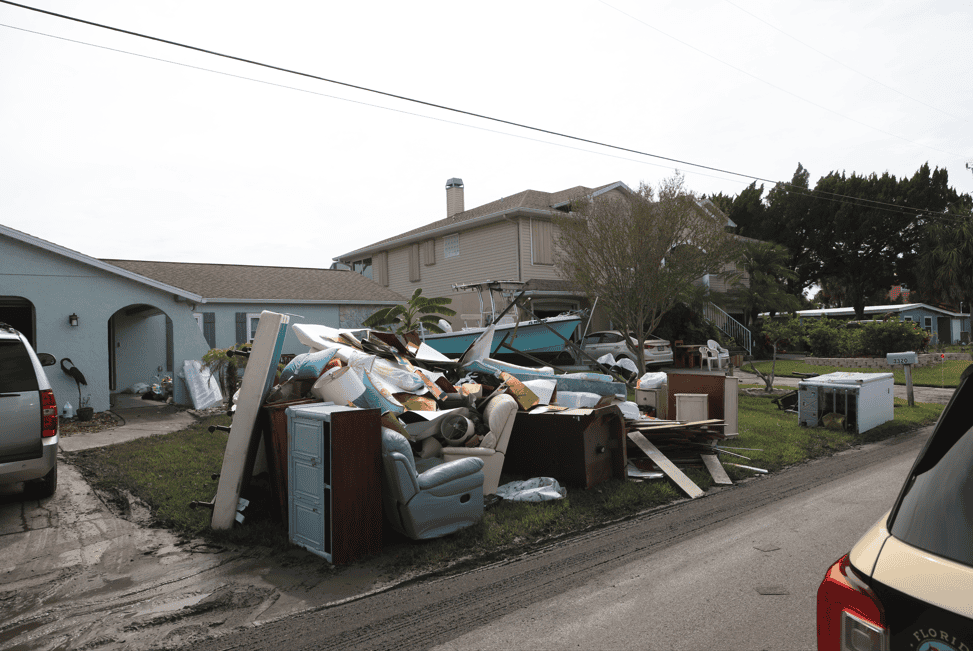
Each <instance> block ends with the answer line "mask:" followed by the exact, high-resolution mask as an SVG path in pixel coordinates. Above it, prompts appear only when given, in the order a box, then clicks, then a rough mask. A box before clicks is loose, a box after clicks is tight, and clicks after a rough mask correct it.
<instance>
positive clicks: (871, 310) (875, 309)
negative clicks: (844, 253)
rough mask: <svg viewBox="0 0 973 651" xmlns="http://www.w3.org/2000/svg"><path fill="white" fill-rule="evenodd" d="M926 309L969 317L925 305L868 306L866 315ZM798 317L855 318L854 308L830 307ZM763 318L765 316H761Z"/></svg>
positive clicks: (802, 312) (799, 312)
mask: <svg viewBox="0 0 973 651" xmlns="http://www.w3.org/2000/svg"><path fill="white" fill-rule="evenodd" d="M919 309H925V310H929V311H931V312H939V313H940V314H945V315H948V316H956V317H959V316H968V315H966V314H960V313H958V312H950V311H949V310H944V309H942V308H938V307H933V306H932V305H926V304H925V303H895V304H892V305H868V306H866V307H865V314H887V313H888V312H908V311H911V310H919ZM797 315H798V316H809V317H815V316H854V315H855V308H853V307H830V308H825V309H821V310H798V312H797ZM761 316H763V315H761Z"/></svg>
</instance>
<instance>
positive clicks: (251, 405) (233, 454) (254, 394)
mask: <svg viewBox="0 0 973 651" xmlns="http://www.w3.org/2000/svg"><path fill="white" fill-rule="evenodd" d="M287 321H288V317H287V316H286V315H284V314H278V313H276V312H270V311H267V310H264V311H263V312H261V314H260V321H259V322H258V325H257V334H256V336H255V337H254V339H253V346H252V347H251V348H250V359H249V360H248V361H247V370H246V372H245V373H244V374H243V381H242V382H241V383H240V398H239V400H237V408H236V413H235V414H234V416H233V423H232V424H231V425H230V436H229V439H228V440H227V442H226V451H225V452H224V453H223V468H222V470H220V483H219V486H218V487H217V489H216V498H215V499H214V500H213V520H212V526H213V528H214V529H229V528H230V527H232V526H233V521H234V519H235V518H236V510H237V503H238V502H239V501H240V492H241V491H242V490H243V484H244V482H245V481H247V479H248V478H247V477H246V476H245V475H246V467H247V455H248V453H249V451H250V449H251V446H252V444H253V442H254V439H255V437H256V435H257V428H256V424H257V414H258V413H259V411H260V407H261V405H263V401H264V398H266V397H267V393H268V392H269V391H270V387H271V385H272V384H273V382H274V375H275V374H276V372H277V360H279V359H280V351H281V349H282V348H283V345H284V334H285V329H286V327H287ZM254 447H255V446H254Z"/></svg>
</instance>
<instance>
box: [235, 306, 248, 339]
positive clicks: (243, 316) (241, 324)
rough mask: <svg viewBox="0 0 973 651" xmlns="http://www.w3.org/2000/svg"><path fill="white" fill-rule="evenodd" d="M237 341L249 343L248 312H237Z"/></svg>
mask: <svg viewBox="0 0 973 651" xmlns="http://www.w3.org/2000/svg"><path fill="white" fill-rule="evenodd" d="M236 342H237V343H238V344H245V343H247V313H246V312H237V313H236Z"/></svg>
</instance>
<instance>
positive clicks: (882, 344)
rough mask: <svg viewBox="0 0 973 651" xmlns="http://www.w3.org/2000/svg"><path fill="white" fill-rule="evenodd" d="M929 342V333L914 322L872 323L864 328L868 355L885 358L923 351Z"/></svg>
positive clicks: (890, 320)
mask: <svg viewBox="0 0 973 651" xmlns="http://www.w3.org/2000/svg"><path fill="white" fill-rule="evenodd" d="M928 341H929V333H928V332H926V331H925V330H923V329H922V328H920V327H919V325H918V324H916V323H913V322H912V321H905V322H903V321H899V319H898V318H891V319H889V320H888V321H881V322H878V323H870V324H868V325H867V326H866V327H864V328H862V347H863V349H864V351H865V354H866V355H879V356H885V355H887V354H889V353H896V352H902V351H906V350H916V351H918V350H923V349H925V347H926V344H927V343H928Z"/></svg>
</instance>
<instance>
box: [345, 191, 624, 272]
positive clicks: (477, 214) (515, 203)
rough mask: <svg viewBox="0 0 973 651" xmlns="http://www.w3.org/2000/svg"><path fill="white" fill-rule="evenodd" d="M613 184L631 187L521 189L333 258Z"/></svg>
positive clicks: (544, 210)
mask: <svg viewBox="0 0 973 651" xmlns="http://www.w3.org/2000/svg"><path fill="white" fill-rule="evenodd" d="M615 188H620V189H624V190H625V191H627V192H629V193H631V192H632V190H631V189H630V188H629V187H628V186H627V185H625V184H624V183H622V182H621V181H615V182H614V183H608V184H606V185H602V186H599V187H597V188H588V187H585V186H583V185H577V186H575V187H573V188H568V189H567V190H560V191H559V192H542V191H540V190H524V191H522V192H518V193H517V194H514V195H511V196H509V197H501V198H500V199H498V200H496V201H491V202H490V203H485V204H483V205H482V206H477V207H476V208H471V209H469V210H465V211H463V212H461V213H457V214H455V215H453V216H452V217H447V218H446V219H440V220H437V221H434V222H432V223H429V224H426V225H425V226H420V227H419V228H414V229H412V230H411V231H406V232H405V233H399V234H398V235H394V236H392V237H389V238H386V239H384V240H380V241H378V242H375V243H373V244H369V245H368V246H365V247H362V248H360V249H356V250H355V251H350V252H348V253H345V254H343V255H340V256H338V257H336V258H334V259H335V260H346V261H347V260H352V259H354V258H356V257H358V256H361V255H363V254H366V253H372V252H375V251H380V250H382V249H387V248H389V246H388V245H390V244H396V245H402V244H407V243H409V242H410V241H412V240H417V241H418V240H422V239H425V238H426V237H428V236H434V234H437V233H438V232H439V231H446V232H459V231H461V230H463V229H465V228H470V227H472V226H479V225H481V224H483V223H486V222H489V221H493V220H498V219H502V218H503V217H504V216H506V215H510V214H514V213H521V214H531V213H534V214H546V215H549V214H550V213H551V212H552V211H553V210H556V209H557V208H559V207H563V206H566V205H568V204H569V202H570V201H571V200H572V199H574V198H576V197H579V196H586V195H590V196H592V197H596V196H598V195H600V194H604V193H605V192H608V191H610V190H614V189H615Z"/></svg>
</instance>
